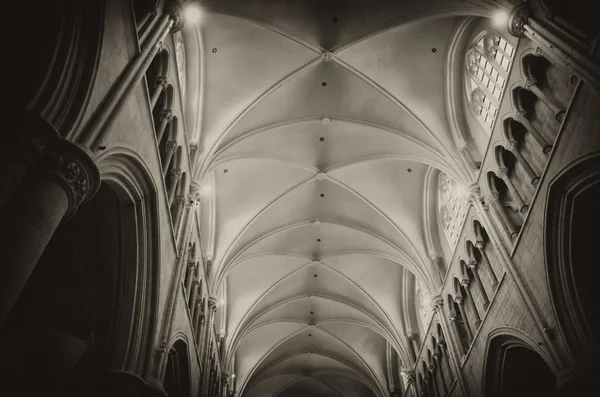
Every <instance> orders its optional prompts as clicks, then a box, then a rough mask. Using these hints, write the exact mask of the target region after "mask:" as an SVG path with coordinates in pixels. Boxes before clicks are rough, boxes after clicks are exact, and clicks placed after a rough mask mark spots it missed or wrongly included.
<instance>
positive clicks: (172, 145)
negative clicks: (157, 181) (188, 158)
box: [159, 140, 177, 174]
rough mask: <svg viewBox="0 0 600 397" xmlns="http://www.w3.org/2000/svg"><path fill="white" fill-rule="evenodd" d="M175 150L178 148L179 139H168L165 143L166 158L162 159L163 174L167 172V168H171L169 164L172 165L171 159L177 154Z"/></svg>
mask: <svg viewBox="0 0 600 397" xmlns="http://www.w3.org/2000/svg"><path fill="white" fill-rule="evenodd" d="M159 142H160V141H159ZM175 150H177V141H175V140H168V141H167V142H166V143H165V155H164V158H163V159H162V171H163V174H166V173H167V170H168V169H169V165H171V159H172V158H173V155H174V154H175Z"/></svg>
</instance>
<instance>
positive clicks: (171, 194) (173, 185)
mask: <svg viewBox="0 0 600 397" xmlns="http://www.w3.org/2000/svg"><path fill="white" fill-rule="evenodd" d="M181 175H182V171H181V168H174V169H172V170H171V172H170V173H169V175H167V178H168V179H169V189H168V191H167V197H168V198H169V205H171V204H172V203H173V199H174V198H175V190H176V189H177V182H179V180H180V179H181ZM173 224H175V219H173Z"/></svg>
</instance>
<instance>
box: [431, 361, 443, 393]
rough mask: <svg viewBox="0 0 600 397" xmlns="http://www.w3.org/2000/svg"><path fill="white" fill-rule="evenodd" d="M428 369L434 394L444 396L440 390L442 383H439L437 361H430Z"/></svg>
mask: <svg viewBox="0 0 600 397" xmlns="http://www.w3.org/2000/svg"><path fill="white" fill-rule="evenodd" d="M427 370H428V371H429V381H430V382H429V383H431V388H432V389H433V394H434V395H436V396H437V397H442V396H443V394H442V392H441V391H440V385H439V383H438V380H439V377H438V376H436V367H435V363H430V364H429V365H428V366H427Z"/></svg>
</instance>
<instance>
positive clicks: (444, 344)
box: [437, 340, 448, 349]
mask: <svg viewBox="0 0 600 397" xmlns="http://www.w3.org/2000/svg"><path fill="white" fill-rule="evenodd" d="M437 344H438V346H439V347H440V348H441V349H445V348H446V347H448V345H447V344H446V341H443V340H440V341H438V343H437Z"/></svg>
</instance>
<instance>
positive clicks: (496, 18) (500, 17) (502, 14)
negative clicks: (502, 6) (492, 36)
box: [492, 10, 508, 28]
mask: <svg viewBox="0 0 600 397" xmlns="http://www.w3.org/2000/svg"><path fill="white" fill-rule="evenodd" d="M492 21H493V22H494V25H495V26H496V27H497V28H503V27H505V26H506V23H507V22H508V13H507V12H506V11H504V10H498V11H496V12H495V13H494V15H492Z"/></svg>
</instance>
